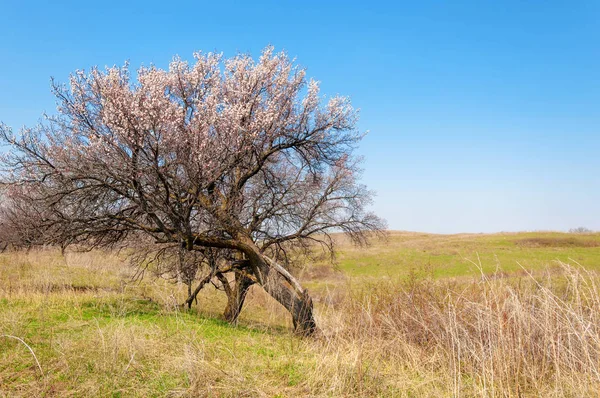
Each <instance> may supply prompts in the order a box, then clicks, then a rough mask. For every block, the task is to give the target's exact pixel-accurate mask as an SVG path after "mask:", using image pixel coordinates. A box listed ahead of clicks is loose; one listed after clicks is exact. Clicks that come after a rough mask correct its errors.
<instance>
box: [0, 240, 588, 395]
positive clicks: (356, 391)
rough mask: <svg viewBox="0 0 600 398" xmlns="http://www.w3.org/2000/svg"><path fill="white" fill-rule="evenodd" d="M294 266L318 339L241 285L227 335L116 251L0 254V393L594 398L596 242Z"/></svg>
mask: <svg viewBox="0 0 600 398" xmlns="http://www.w3.org/2000/svg"><path fill="white" fill-rule="evenodd" d="M337 239H338V240H339V250H338V254H337V257H336V259H335V262H334V263H333V264H332V263H331V262H330V261H329V260H328V259H323V260H322V261H318V262H316V263H314V264H308V265H307V266H306V267H304V268H302V269H298V270H295V273H296V274H297V275H298V276H299V277H300V279H301V281H302V283H303V284H304V285H305V286H307V287H308V289H309V291H310V293H311V295H312V296H313V299H314V303H315V308H316V316H317V321H318V323H319V326H320V327H321V329H322V333H321V334H320V335H319V336H317V337H315V338H300V337H297V336H295V335H294V334H293V333H292V331H291V330H292V328H291V319H290V318H289V315H288V314H287V312H286V311H285V310H284V309H282V308H281V307H280V306H279V304H278V303H276V302H275V301H273V300H272V299H271V298H269V297H268V296H267V295H266V294H264V293H263V292H262V291H261V290H260V288H259V287H256V286H254V287H252V290H251V292H250V294H249V297H248V300H247V304H246V306H245V308H244V311H243V312H242V315H241V317H240V320H239V323H238V324H237V325H235V326H234V325H230V324H228V323H226V322H224V321H223V320H222V319H221V312H222V310H223V308H224V306H225V302H226V301H225V297H224V295H223V294H222V293H221V292H218V291H216V290H215V289H214V288H213V287H210V288H208V289H205V291H203V292H202V293H201V295H200V296H199V300H198V304H197V305H195V306H194V307H193V308H192V309H191V310H186V309H183V308H182V307H181V306H180V304H181V303H182V302H183V301H184V299H185V290H186V288H185V287H184V286H182V285H175V284H172V283H169V282H167V281H164V280H160V279H154V278H151V277H145V278H144V279H142V280H141V281H140V280H133V279H132V276H133V275H134V273H135V270H134V269H133V268H131V267H130V266H129V265H128V262H127V261H126V260H125V259H124V258H122V256H120V255H118V254H117V253H106V252H99V251H96V252H88V253H76V252H66V253H65V254H64V255H63V254H61V252H60V251H59V250H56V249H52V248H47V249H36V250H31V251H29V252H5V253H2V254H0V396H5V397H21V396H22V397H31V396H44V397H48V396H50V397H53V396H56V397H70V396H77V397H79V396H109V397H130V396H134V397H138V396H139V397H150V396H156V397H162V396H169V397H180V396H181V397H196V396H207V397H213V396H214V397H218V396H225V397H229V396H231V397H240V396H247V397H299V396H315V397H336V396H348V397H351V396H356V397H359V396H361V397H362V396H365V397H367V396H369V397H370V396H398V397H427V396H435V397H456V396H489V397H495V396H499V397H500V396H509V397H512V396H514V397H525V396H532V397H533V396H540V395H545V396H548V397H553V396H557V397H558V396H561V397H562V396H568V397H581V396H597V391H600V274H599V272H600V234H598V233H596V234H567V233H556V232H532V233H499V234H460V235H432V234H421V233H410V232H390V234H389V236H388V237H387V239H385V240H378V241H374V242H373V243H372V244H371V245H370V246H369V247H352V246H351V245H350V244H349V242H347V241H346V240H345V239H344V238H343V237H338V238H337Z"/></svg>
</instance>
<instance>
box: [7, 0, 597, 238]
mask: <svg viewBox="0 0 600 398" xmlns="http://www.w3.org/2000/svg"><path fill="white" fill-rule="evenodd" d="M0 16H1V17H0V18H1V20H2V23H1V24H0V61H1V62H0V120H2V121H4V122H5V123H7V124H8V125H10V126H13V127H15V128H18V127H20V126H22V125H31V124H33V123H35V122H36V121H37V119H38V118H39V116H40V115H41V114H42V113H43V112H44V111H46V112H54V109H55V106H54V99H53V97H52V95H51V93H50V90H49V78H50V76H54V77H55V78H57V79H58V80H59V81H67V78H68V75H69V73H70V72H72V71H74V70H75V69H80V68H86V69H87V68H89V67H90V66H93V65H99V66H104V65H114V64H118V65H120V64H122V63H123V62H124V61H125V60H129V61H130V62H131V65H132V67H137V66H139V65H140V64H142V63H143V64H145V65H148V64H150V63H154V64H156V65H158V66H166V65H167V64H168V62H169V61H170V59H171V58H172V56H173V55H175V54H179V55H180V56H182V57H183V58H190V56H191V54H192V52H193V51H195V50H203V51H214V50H217V51H222V52H224V53H225V55H226V56H231V55H234V54H235V53H236V52H238V51H241V52H249V53H252V54H259V53H260V50H261V49H262V48H263V47H265V46H266V45H267V44H273V45H274V46H275V47H276V49H278V50H280V49H284V50H286V51H287V52H288V53H289V54H290V55H291V56H294V57H297V59H298V63H299V64H301V65H302V66H304V67H306V68H307V70H308V75H309V76H310V77H314V78H315V79H317V80H320V81H321V82H322V86H321V87H322V90H323V92H324V93H325V94H329V95H332V94H338V93H339V94H344V95H349V96H350V97H351V98H352V101H353V104H354V105H355V106H357V107H359V108H361V120H360V123H359V126H360V128H361V129H363V130H369V131H370V133H369V135H368V136H367V137H366V138H365V139H364V141H363V142H362V144H361V147H360V150H359V152H360V153H361V154H362V155H363V156H364V157H365V162H364V168H365V173H364V178H363V180H364V182H365V183H366V184H367V185H368V186H369V187H370V188H372V189H374V190H375V191H377V196H376V198H375V204H374V206H373V208H374V210H375V211H376V212H377V213H378V214H380V215H381V216H382V217H384V218H386V219H387V220H388V223H389V227H390V228H392V229H402V230H413V231H427V232H439V233H453V232H495V231H521V230H547V229H551V230H567V229H569V228H571V227H577V226H585V227H588V228H591V229H597V230H600V177H599V174H600V109H599V105H600V44H599V43H600V40H599V39H600V25H599V24H598V21H600V2H598V1H576V2H567V1H562V2H558V1H545V2H525V1H510V0H505V1H485V0H479V1H439V0H438V1H427V0H425V1H418V2H374V1H371V2H352V1H343V2H342V1H340V2H336V1H329V2H321V1H314V2H313V1H304V2H289V1H271V2H265V1H263V2H260V1H257V2H227V1H220V2H210V3H208V2H207V3H204V2H202V1H193V2H187V1H177V2H162V1H161V2H158V1H156V2H155V1H144V2H122V3H121V2H111V1H100V2H72V3H68V2H52V3H51V2H39V3H37V2H28V4H27V5H25V3H24V2H7V1H4V0H0Z"/></svg>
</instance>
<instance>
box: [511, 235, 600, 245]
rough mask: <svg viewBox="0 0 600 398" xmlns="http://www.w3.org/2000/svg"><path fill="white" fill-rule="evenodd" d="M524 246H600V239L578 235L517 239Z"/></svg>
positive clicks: (518, 243)
mask: <svg viewBox="0 0 600 398" xmlns="http://www.w3.org/2000/svg"><path fill="white" fill-rule="evenodd" d="M515 244H516V245H517V246H522V247H600V241H597V240H591V239H583V238H577V237H568V238H526V239H519V240H516V241H515Z"/></svg>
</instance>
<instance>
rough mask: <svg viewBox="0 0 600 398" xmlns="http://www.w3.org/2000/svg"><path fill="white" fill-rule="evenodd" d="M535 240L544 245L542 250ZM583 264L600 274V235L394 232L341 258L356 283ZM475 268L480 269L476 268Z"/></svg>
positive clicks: (343, 246) (343, 247)
mask: <svg viewBox="0 0 600 398" xmlns="http://www.w3.org/2000/svg"><path fill="white" fill-rule="evenodd" d="M532 239H541V240H542V244H541V245H540V244H537V243H536V242H535V241H533V242H532V241H531V240H532ZM556 260H558V261H562V262H571V261H573V260H574V261H577V262H579V263H581V264H583V265H585V266H586V267H588V268H590V269H600V234H591V235H582V236H578V235H570V234H562V233H556V232H532V233H519V234H514V233H513V234H508V233H507V234H492V235H483V234H460V235H431V234H415V233H398V232H392V233H391V234H390V235H389V237H388V239H387V241H384V242H375V243H373V244H372V245H371V246H370V247H367V248H352V247H349V246H348V245H347V244H346V243H345V242H342V244H341V250H340V253H339V254H338V262H339V264H338V268H339V270H340V271H341V272H342V273H343V274H344V275H346V276H348V277H351V278H365V277H366V278H381V277H388V278H395V277H402V276H406V275H408V274H410V273H411V272H425V273H427V274H429V275H431V276H433V277H434V278H442V277H459V276H473V275H478V274H479V273H480V272H481V271H480V269H479V267H478V265H481V268H482V269H483V271H484V272H485V273H491V272H495V271H496V269H500V270H501V271H504V272H513V271H519V270H521V266H520V265H519V264H518V263H520V264H521V265H522V266H523V267H525V268H527V269H529V270H536V269H541V268H544V267H546V266H548V265H551V264H552V262H553V261H556ZM473 262H474V263H475V264H473Z"/></svg>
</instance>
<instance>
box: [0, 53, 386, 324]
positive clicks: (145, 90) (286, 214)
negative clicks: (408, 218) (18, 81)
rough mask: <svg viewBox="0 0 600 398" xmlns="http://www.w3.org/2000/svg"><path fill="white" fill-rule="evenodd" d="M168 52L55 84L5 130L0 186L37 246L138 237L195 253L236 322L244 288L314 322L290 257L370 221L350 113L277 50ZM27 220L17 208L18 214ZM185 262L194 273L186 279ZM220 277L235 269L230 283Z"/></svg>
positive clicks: (370, 225)
mask: <svg viewBox="0 0 600 398" xmlns="http://www.w3.org/2000/svg"><path fill="white" fill-rule="evenodd" d="M194 59H195V62H193V63H192V64H189V63H188V62H185V61H182V60H180V59H179V58H175V59H174V60H173V62H172V63H171V64H170V65H169V68H168V70H163V69H160V68H157V67H146V68H145V67H142V68H141V69H139V70H138V73H137V78H136V79H132V77H131V74H130V72H129V70H128V67H127V65H126V66H124V67H113V68H108V69H106V70H99V69H92V70H91V71H90V72H89V73H87V74H86V73H85V72H83V71H77V72H76V73H74V74H73V75H72V76H71V79H70V84H69V85H59V84H56V83H54V82H53V85H52V86H53V91H54V93H55V95H56V97H57V99H58V105H59V106H58V114H57V116H52V117H48V118H47V120H46V121H45V122H43V123H42V124H40V125H39V126H37V127H35V128H28V129H23V130H21V131H20V132H19V133H18V134H14V133H13V132H12V130H11V129H10V128H8V127H7V126H5V125H1V126H0V138H1V139H2V141H3V142H4V143H8V144H10V145H11V148H12V149H11V150H10V151H9V152H8V153H7V154H5V155H4V157H3V159H2V161H3V164H4V168H5V172H4V174H3V177H2V179H3V181H2V183H3V185H4V186H5V187H6V188H7V189H6V192H5V195H7V196H8V197H11V198H13V200H16V201H17V202H19V203H27V204H28V205H29V206H31V207H35V208H36V209H37V210H36V214H37V215H38V217H37V218H36V222H37V223H38V224H39V228H42V229H44V230H45V231H51V233H45V234H43V235H42V236H43V238H44V239H45V242H52V243H56V244H61V245H63V246H64V245H68V244H77V245H84V246H88V247H97V246H108V245H112V244H115V243H116V242H122V241H124V240H127V239H129V241H131V238H132V237H133V238H135V240H136V241H139V240H144V238H143V237H145V238H146V239H147V238H150V239H151V240H152V242H153V244H155V245H157V246H156V247H161V248H165V249H166V248H171V249H175V248H176V250H177V251H178V252H179V253H180V260H181V261H182V263H185V259H190V258H191V259H192V263H194V264H198V263H204V264H206V267H203V268H202V269H203V270H205V274H203V275H201V278H197V279H198V280H199V281H200V282H199V285H198V288H197V289H196V291H195V292H192V291H191V290H190V298H189V299H188V304H191V300H192V299H193V296H194V294H197V290H199V289H200V288H201V287H202V285H203V284H204V283H207V282H208V281H210V280H213V278H214V280H218V281H220V283H222V286H223V288H224V290H225V291H226V293H227V294H228V298H229V303H228V307H227V309H226V311H225V316H226V317H227V318H228V319H229V320H235V319H236V318H237V315H238V314H239V311H240V310H241V306H242V304H243V300H244V297H245V294H246V291H247V290H248V288H249V286H250V285H252V284H258V285H260V286H261V287H262V288H264V289H265V290H266V291H267V292H268V293H269V294H270V295H271V296H272V297H273V298H275V299H276V300H277V301H278V302H279V303H281V304H282V305H283V306H284V307H285V308H286V309H287V310H288V311H289V312H290V313H291V315H292V319H293V322H294V327H295V329H296V330H297V331H298V332H299V333H301V334H311V333H313V332H314V331H315V330H316V324H315V321H314V317H313V305H312V301H311V299H310V296H309V295H308V293H307V291H306V289H304V288H303V287H302V285H301V284H300V283H299V282H298V280H297V279H296V278H295V277H294V276H293V275H292V273H290V271H289V267H288V264H289V262H290V261H291V260H292V259H293V258H297V257H298V256H299V255H300V254H299V252H302V253H304V254H310V253H311V252H314V250H315V248H316V247H321V248H323V249H325V250H327V251H332V250H333V243H334V240H333V239H332V238H331V236H330V233H331V232H335V231H341V232H345V233H347V234H348V235H349V236H350V237H351V238H352V239H353V240H354V241H355V242H357V243H363V242H364V241H365V239H366V237H367V233H368V232H369V231H380V230H381V229H382V227H383V223H382V221H381V220H380V219H379V218H377V217H376V216H375V215H373V214H371V213H369V212H367V211H366V210H365V206H366V205H367V204H368V203H369V201H370V199H371V193H370V192H369V191H368V190H367V189H366V188H365V187H364V186H363V185H361V184H359V183H358V181H357V176H358V172H359V169H358V167H357V163H358V159H357V158H356V156H354V155H353V151H354V148H355V146H356V144H357V143H358V141H359V140H360V139H361V137H362V134H360V133H359V132H357V131H356V128H355V123H356V120H357V113H356V111H355V110H354V109H353V108H352V106H351V105H350V102H349V100H348V99H347V98H344V97H332V98H330V99H329V100H328V101H327V102H325V101H324V100H323V98H321V97H320V95H319V86H318V84H317V83H316V82H315V81H312V80H311V81H307V80H306V78H305V71H304V70H303V69H301V68H299V67H297V66H296V65H294V62H293V60H290V59H289V58H288V57H287V56H286V55H285V54H284V53H274V52H273V49H272V48H270V47H268V48H266V49H265V50H264V51H263V53H262V55H261V57H260V58H259V59H258V60H257V61H254V60H253V59H252V58H251V57H250V56H247V55H238V56H235V57H233V58H230V59H223V57H222V56H221V55H217V54H212V53H209V54H202V53H196V54H195V55H194ZM30 218H31V217H30ZM195 272H196V268H194V272H192V277H193V278H194V277H195ZM227 275H235V277H234V278H233V279H232V278H231V277H228V276H227Z"/></svg>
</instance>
